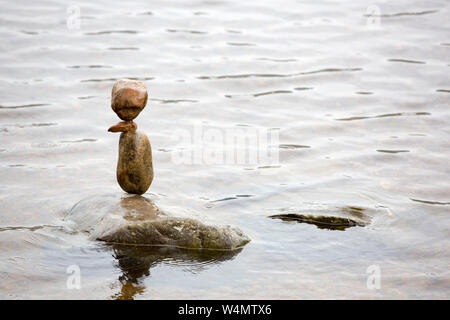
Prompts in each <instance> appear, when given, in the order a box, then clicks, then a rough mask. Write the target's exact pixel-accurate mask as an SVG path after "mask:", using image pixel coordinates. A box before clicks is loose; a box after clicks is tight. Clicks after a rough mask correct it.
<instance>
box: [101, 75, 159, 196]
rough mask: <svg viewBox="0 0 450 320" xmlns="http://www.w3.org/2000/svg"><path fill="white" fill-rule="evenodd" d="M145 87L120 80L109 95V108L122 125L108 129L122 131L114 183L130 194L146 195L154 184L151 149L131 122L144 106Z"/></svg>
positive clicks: (146, 139)
mask: <svg viewBox="0 0 450 320" xmlns="http://www.w3.org/2000/svg"><path fill="white" fill-rule="evenodd" d="M147 98H148V93H147V88H146V87H145V85H144V84H143V83H142V82H140V81H135V80H128V79H121V80H118V81H116V83H115V84H114V86H113V89H112V93H111V108H112V109H113V111H114V112H115V113H116V114H117V115H118V117H119V118H120V119H122V120H123V121H122V122H119V123H117V124H115V125H113V126H112V127H110V128H109V129H108V131H109V132H121V134H120V140H119V160H118V162H117V182H119V185H120V187H121V188H122V189H123V190H124V191H126V192H128V193H133V194H143V193H145V192H146V191H147V190H148V188H149V187H150V184H151V183H152V181H153V164H152V148H151V145H150V141H149V139H148V137H147V136H146V135H145V134H144V133H142V132H139V131H137V124H136V123H134V122H133V120H134V119H135V118H136V117H137V116H138V115H139V113H140V112H141V111H142V110H143V109H144V108H145V105H146V104H147Z"/></svg>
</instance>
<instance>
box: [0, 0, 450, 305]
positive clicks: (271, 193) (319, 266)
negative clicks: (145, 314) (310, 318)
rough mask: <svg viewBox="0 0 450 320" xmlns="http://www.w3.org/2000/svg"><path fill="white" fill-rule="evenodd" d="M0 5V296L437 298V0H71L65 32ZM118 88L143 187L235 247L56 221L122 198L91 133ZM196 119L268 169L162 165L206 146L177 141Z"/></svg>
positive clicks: (444, 184)
mask: <svg viewBox="0 0 450 320" xmlns="http://www.w3.org/2000/svg"><path fill="white" fill-rule="evenodd" d="M0 3H1V8H2V10H1V11H0V40H1V41H0V43H1V50H0V181H1V184H0V297H1V298H7V299H14V298H48V299H51V298H87V299H98V298H100V299H103V298H112V299H115V298H135V299H161V298H177V299H178V298H237V299H240V298H243V299H246V298H287V299H310V298H337V299H340V298H400V299H403V298H441V299H442V298H447V299H448V298H449V293H450V273H449V271H448V266H449V263H450V259H449V258H450V255H449V245H450V243H449V235H450V232H449V231H450V230H449V226H450V225H449V222H450V219H449V215H448V214H449V205H450V191H449V190H450V184H449V165H448V164H449V156H450V151H449V133H450V131H449V122H450V112H449V98H450V96H449V93H450V81H449V77H448V68H449V66H450V39H449V35H450V25H449V22H448V21H449V20H448V15H449V8H450V5H449V3H448V1H445V0H443V1H416V0H414V1H403V0H402V1H396V2H395V4H394V3H391V2H388V1H378V2H377V6H378V7H374V6H373V5H372V3H371V2H364V1H347V2H346V3H342V2H341V1H339V2H338V1H325V2H320V3H317V2H316V1H310V2H303V1H301V2H300V1H286V3H285V4H283V5H279V4H278V2H276V1H264V2H263V3H262V2H261V1H245V4H242V2H238V1H234V2H230V1H189V2H187V1H186V2H183V3H180V2H179V1H172V2H168V1H156V2H155V1H153V2H152V3H151V4H147V3H145V2H137V1H136V2H134V1H127V2H126V3H125V2H124V1H114V2H111V1H96V3H95V4H94V3H92V1H77V2H76V4H77V5H78V6H79V8H80V9H81V20H80V22H81V24H80V28H79V29H77V28H76V24H75V28H73V26H74V25H73V24H71V23H72V22H73V20H72V15H73V12H74V11H73V9H74V8H69V7H68V6H67V5H66V4H62V3H60V2H58V1H55V0H49V1H14V2H7V1H5V0H1V1H0ZM75 11H76V8H75ZM68 20H69V22H68ZM124 77H129V78H137V79H139V80H142V81H145V83H146V85H147V87H148V89H149V93H150V100H149V104H148V105H147V108H146V109H145V110H144V111H143V112H142V113H141V114H140V116H139V117H138V118H137V119H136V122H137V124H138V126H139V128H140V129H141V130H143V131H145V132H146V133H147V135H148V136H149V138H150V141H151V143H152V148H153V161H154V167H155V179H154V181H153V184H152V185H151V187H150V189H149V191H148V192H147V194H145V195H144V196H145V197H147V198H149V199H151V200H152V201H154V202H155V203H156V204H157V205H158V206H159V207H160V208H162V209H164V210H166V211H168V212H170V213H172V214H175V215H180V216H193V217H195V218H197V219H200V220H202V221H204V222H208V223H214V224H231V225H236V226H239V227H240V228H241V229H242V230H243V231H244V232H246V233H247V234H248V235H249V236H250V238H251V239H252V242H250V243H249V244H248V245H247V246H245V247H244V248H243V249H242V250H241V251H240V252H230V253H222V254H219V253H214V252H197V251H189V250H183V249H173V248H133V247H125V248H124V247H117V246H115V247H114V246H109V245H105V244H102V243H97V242H93V241H89V240H88V239H87V237H86V235H85V234H82V233H69V232H67V231H66V230H65V228H64V224H63V222H62V218H63V217H64V215H65V214H66V213H67V211H68V210H69V209H70V208H71V207H72V206H73V205H75V204H76V203H77V202H78V201H80V200H81V199H84V198H86V197H88V196H91V195H96V194H100V195H101V194H108V193H121V192H122V191H121V190H120V187H119V186H118V184H117V183H116V180H115V166H116V161H117V147H118V138H119V137H118V135H117V134H111V133H108V132H107V131H106V130H107V128H108V127H109V126H111V125H112V124H114V123H116V122H117V121H118V119H117V117H116V115H115V114H114V113H113V112H112V111H111V109H110V107H109V104H110V92H111V88H112V85H113V83H114V81H115V80H116V79H120V78H124ZM199 127H201V128H203V129H205V130H206V129H211V128H213V129H218V130H219V132H226V130H228V129H233V128H244V129H245V128H250V129H254V130H258V132H266V131H267V130H276V131H277V132H279V142H278V144H276V145H271V148H275V150H277V151H278V152H279V163H277V165H273V164H271V163H252V164H236V163H219V164H210V163H205V161H202V162H194V163H193V164H190V163H186V164H179V163H176V161H174V153H175V152H178V151H180V150H189V151H190V152H192V153H196V152H198V151H199V150H200V151H202V150H203V149H202V147H204V146H202V144H198V143H192V144H190V143H189V144H186V143H184V142H183V140H180V137H179V136H176V135H175V136H174V132H175V131H176V129H184V130H186V132H194V131H195V130H196V128H199ZM180 141H181V142H180ZM232 147H233V146H232V145H231V146H230V145H225V146H224V145H223V144H209V146H208V148H209V150H211V149H212V151H219V149H220V148H225V149H227V148H232ZM183 148H184V149H183ZM352 208H353V209H352ZM355 208H356V211H358V212H362V214H363V215H364V216H365V217H366V218H367V219H368V220H369V221H370V222H369V223H367V224H365V226H354V227H350V228H345V230H330V229H328V228H318V227H317V226H316V225H314V224H310V223H298V221H282V220H279V219H270V218H268V217H269V216H273V215H281V214H299V215H324V216H342V217H347V218H349V217H351V215H349V214H350V213H351V212H353V213H354V211H355ZM74 265H75V266H78V267H79V270H80V272H81V288H80V289H69V288H68V287H67V279H68V277H69V274H68V273H67V271H68V267H69V266H74ZM373 266H376V267H379V270H380V274H381V278H380V279H381V282H380V285H381V288H380V289H370V288H369V287H370V286H369V287H368V286H367V279H368V276H369V275H370V274H368V273H367V270H368V268H369V270H373V269H372V267H373ZM69 270H72V269H70V268H69Z"/></svg>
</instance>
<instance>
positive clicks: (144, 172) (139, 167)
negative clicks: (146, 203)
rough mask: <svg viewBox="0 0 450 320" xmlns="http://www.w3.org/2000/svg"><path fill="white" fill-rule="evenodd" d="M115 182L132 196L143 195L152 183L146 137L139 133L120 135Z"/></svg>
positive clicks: (151, 166) (130, 132)
mask: <svg viewBox="0 0 450 320" xmlns="http://www.w3.org/2000/svg"><path fill="white" fill-rule="evenodd" d="M116 174H117V182H119V185H120V187H121V188H122V189H123V190H124V191H126V192H128V193H133V194H143V193H145V192H146V191H147V190H148V188H149V187H150V184H151V183H152V181H153V163H152V147H151V145H150V140H149V139H148V137H147V136H146V135H145V134H144V133H142V132H139V131H127V132H122V133H121V134H120V140H119V160H118V162H117V171H116Z"/></svg>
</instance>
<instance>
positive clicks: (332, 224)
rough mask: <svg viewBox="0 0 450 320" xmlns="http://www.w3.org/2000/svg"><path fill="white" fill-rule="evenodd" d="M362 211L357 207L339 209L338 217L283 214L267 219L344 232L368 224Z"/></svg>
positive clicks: (367, 217) (368, 220)
mask: <svg viewBox="0 0 450 320" xmlns="http://www.w3.org/2000/svg"><path fill="white" fill-rule="evenodd" d="M364 211H366V210H365V209H363V208H359V207H344V208H340V210H339V214H340V216H339V215H316V214H299V213H283V214H276V215H272V216H269V218H272V219H280V220H283V221H294V222H298V223H307V224H312V225H315V226H316V227H317V228H319V229H328V230H341V231H344V230H345V229H347V228H350V227H364V226H366V225H367V224H368V223H369V222H370V217H369V216H367V215H366V214H365V213H364ZM347 216H348V217H347ZM349 217H351V218H349Z"/></svg>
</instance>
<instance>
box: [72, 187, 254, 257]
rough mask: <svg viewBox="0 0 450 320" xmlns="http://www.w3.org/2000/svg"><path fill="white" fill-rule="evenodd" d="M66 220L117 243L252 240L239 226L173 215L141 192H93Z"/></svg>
mask: <svg viewBox="0 0 450 320" xmlns="http://www.w3.org/2000/svg"><path fill="white" fill-rule="evenodd" d="M65 220H67V221H69V222H70V227H71V228H72V229H73V231H75V232H77V231H78V232H86V233H88V234H89V237H90V239H92V240H100V241H106V242H109V243H115V244H135V245H159V246H171V247H181V248H193V249H217V250H234V249H238V248H241V247H242V246H244V245H245V244H247V243H248V242H249V241H250V239H249V238H248V237H247V236H246V235H245V234H244V233H243V232H242V231H241V230H240V229H238V228H236V227H230V226H209V225H205V224H203V223H201V222H199V221H197V220H194V219H188V218H178V217H173V216H170V215H168V214H166V213H164V212H163V211H161V210H160V209H159V208H158V207H157V206H156V205H155V204H154V202H153V201H151V200H150V199H148V198H145V197H142V196H117V195H103V196H93V197H90V198H87V199H84V200H82V201H80V202H78V203H77V204H76V205H75V206H74V207H73V208H72V209H71V210H70V211H69V212H68V214H67V216H66V217H65Z"/></svg>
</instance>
